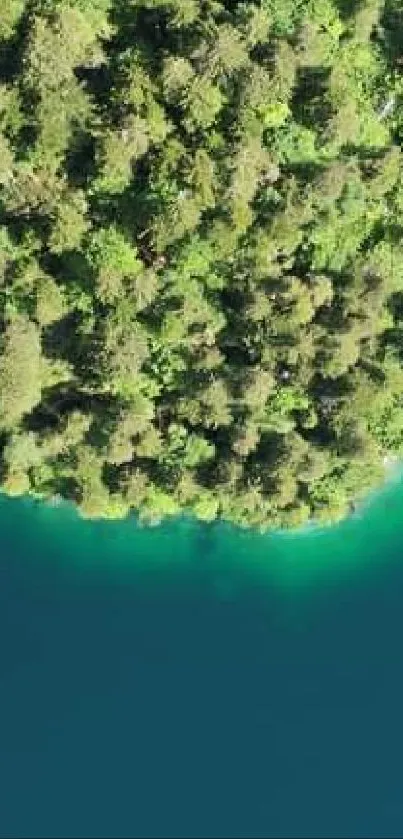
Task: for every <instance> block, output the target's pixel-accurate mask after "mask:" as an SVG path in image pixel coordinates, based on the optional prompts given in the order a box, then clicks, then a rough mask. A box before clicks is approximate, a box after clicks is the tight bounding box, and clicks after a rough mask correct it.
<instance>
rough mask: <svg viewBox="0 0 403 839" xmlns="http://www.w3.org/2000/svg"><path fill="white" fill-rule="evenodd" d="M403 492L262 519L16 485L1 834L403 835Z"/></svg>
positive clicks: (2, 710)
mask: <svg viewBox="0 0 403 839" xmlns="http://www.w3.org/2000/svg"><path fill="white" fill-rule="evenodd" d="M401 509H403V487H402V486H401V485H399V486H396V487H394V488H392V489H390V490H389V491H388V493H387V494H386V495H385V497H382V499H381V500H377V501H376V502H374V504H373V505H372V507H371V508H369V509H368V511H365V513H364V514H363V516H362V518H361V519H358V520H356V521H354V520H351V521H350V522H347V523H346V524H345V525H342V526H341V527H339V528H334V530H332V531H329V532H327V533H323V534H321V533H319V534H316V533H313V534H312V535H305V536H301V535H299V536H295V537H285V536H273V537H260V536H253V535H250V534H242V533H238V532H236V531H232V530H231V529H230V528H227V529H226V528H225V527H224V528H223V527H219V526H218V527H211V528H207V527H206V528H202V527H198V526H196V525H193V524H192V523H190V522H182V523H179V524H178V523H176V524H175V523H174V524H171V525H169V526H168V525H167V526H164V527H162V528H159V529H154V530H150V531H147V530H141V529H139V528H138V527H137V526H136V525H135V524H134V522H123V523H117V524H107V523H102V524H101V523H94V522H81V521H79V520H78V519H77V518H76V517H75V516H74V514H73V512H72V511H69V510H66V509H61V510H59V509H57V510H54V509H48V508H44V507H40V506H37V505H32V504H28V503H26V502H21V501H6V500H3V501H1V503H0V523H1V554H0V639H1V641H0V644H1V647H0V836H1V837H17V836H25V837H36V836H38V837H39V836H57V837H64V836H66V837H67V836H71V837H79V836H83V837H92V836H100V837H110V836H117V837H130V836H136V837H137V836H147V837H153V836H161V837H165V836H178V837H179V836H191V837H198V836H208V837H213V836H217V837H218V836H219V837H221V836H222V837H226V836H234V837H238V836H239V837H243V836H245V837H246V836H253V837H255V836H256V837H260V836H261V837H266V836H270V837H271V836H279V837H288V836H295V837H305V836H306V837H316V836H322V835H323V836H326V837H364V836H365V837H381V836H382V837H401V836H402V835H403V517H401V513H400V511H401ZM400 519H401V523H400ZM304 569H305V570H304ZM326 569H327V570H326Z"/></svg>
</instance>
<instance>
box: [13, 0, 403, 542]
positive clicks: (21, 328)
mask: <svg viewBox="0 0 403 839" xmlns="http://www.w3.org/2000/svg"><path fill="white" fill-rule="evenodd" d="M402 25H403V18H402V11H401V2H400V0H360V2H353V0H351V2H347V0H250V2H245V0H243V2H241V0H233V2H232V3H229V2H227V0H203V2H202V0H128V2H122V0H34V2H32V1H31V0H3V3H2V4H1V9H0V48H1V49H0V51H1V61H0V480H1V485H2V487H3V489H4V491H6V492H8V493H10V494H14V495H18V494H21V493H25V492H31V493H33V494H35V495H36V496H40V497H52V496H54V495H60V496H63V497H67V498H70V499H72V500H74V501H75V502H76V503H77V505H78V507H79V509H80V510H81V512H82V514H83V515H86V516H89V517H98V516H106V517H116V516H123V515H126V514H127V512H128V511H130V510H132V509H134V510H136V511H137V512H138V513H139V515H140V518H141V520H143V521H145V522H151V523H155V522H157V521H159V520H160V519H161V518H163V517H164V516H170V515H176V514H177V513H179V512H180V511H181V510H185V511H190V512H192V514H193V515H195V516H196V517H197V518H199V519H201V520H203V521H211V520H213V519H214V518H216V517H223V518H226V519H229V520H231V521H233V522H235V523H237V524H239V525H241V526H246V525H252V526H255V527H259V528H263V529H264V528H268V527H295V526H300V525H302V524H304V523H305V522H306V521H308V520H309V519H310V518H316V519H320V520H337V519H338V518H340V517H341V516H343V515H345V514H346V512H348V510H349V508H350V506H351V504H352V503H353V502H354V500H355V499H356V498H358V497H359V496H360V495H361V494H362V493H363V492H364V491H368V489H369V488H370V487H371V486H374V485H376V484H377V482H379V481H380V480H381V479H382V474H383V461H384V458H385V456H386V455H396V454H398V455H401V453H402V452H403V400H402V392H403V248H402V244H401V242H402V230H403V169H402V155H401V142H402V137H403V116H402V113H403V112H402V102H403V78H402V75H401V47H402V43H403V38H402V35H401V32H402Z"/></svg>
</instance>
